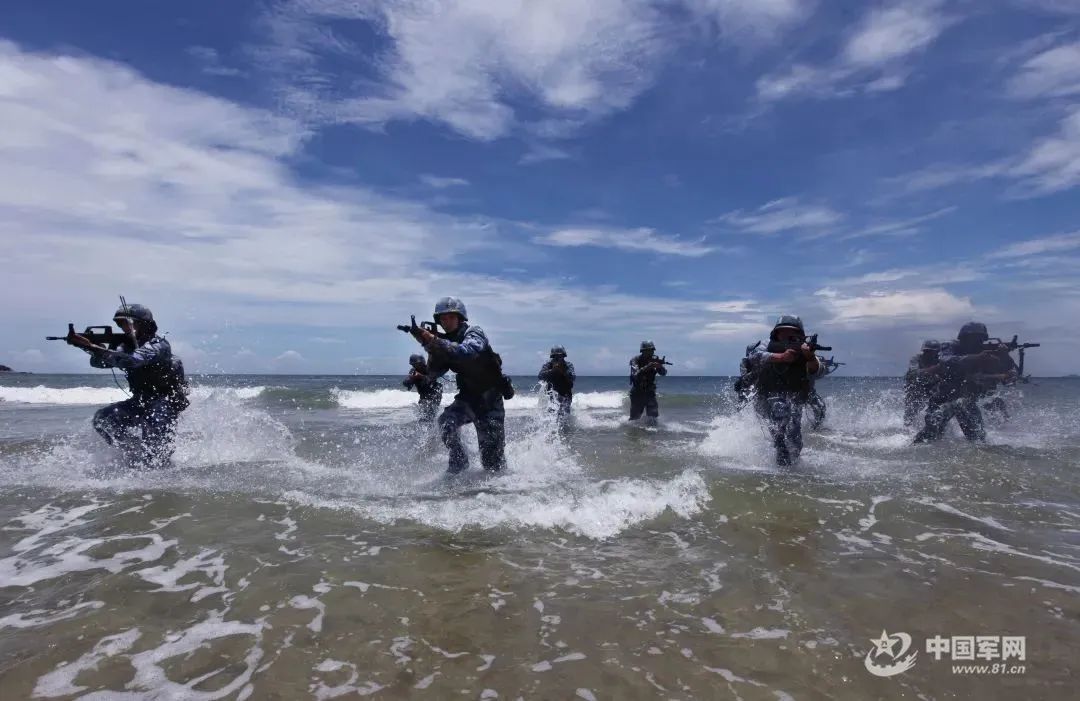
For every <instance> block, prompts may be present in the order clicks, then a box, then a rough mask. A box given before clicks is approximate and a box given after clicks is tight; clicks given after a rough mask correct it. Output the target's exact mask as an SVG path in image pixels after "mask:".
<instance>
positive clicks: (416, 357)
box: [409, 353, 424, 365]
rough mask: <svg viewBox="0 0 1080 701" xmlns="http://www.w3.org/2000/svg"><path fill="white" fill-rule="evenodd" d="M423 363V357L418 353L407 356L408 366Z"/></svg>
mask: <svg viewBox="0 0 1080 701" xmlns="http://www.w3.org/2000/svg"><path fill="white" fill-rule="evenodd" d="M423 362H424V356H422V355H420V354H419V353H413V354H412V355H410V356H409V365H420V364H421V363H423Z"/></svg>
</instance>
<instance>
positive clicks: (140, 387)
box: [127, 355, 188, 408]
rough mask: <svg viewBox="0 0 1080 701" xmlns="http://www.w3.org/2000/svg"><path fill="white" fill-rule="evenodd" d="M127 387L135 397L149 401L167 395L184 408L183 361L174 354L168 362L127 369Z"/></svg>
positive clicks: (185, 392)
mask: <svg viewBox="0 0 1080 701" xmlns="http://www.w3.org/2000/svg"><path fill="white" fill-rule="evenodd" d="M127 380H128V387H130V388H131V396H133V397H134V398H136V399H140V400H144V401H149V400H154V399H161V398H162V397H168V398H169V399H172V400H173V401H174V403H176V404H178V405H179V404H182V405H183V407H181V408H186V407H187V405H188V401H187V390H188V384H187V377H186V375H185V373H184V362H183V361H182V360H180V358H178V357H176V356H175V355H174V356H172V357H171V358H170V359H169V363H168V364H165V363H152V364H150V365H147V366H145V367H142V368H136V369H132V370H128V371H127Z"/></svg>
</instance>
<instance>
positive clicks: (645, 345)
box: [640, 341, 656, 353]
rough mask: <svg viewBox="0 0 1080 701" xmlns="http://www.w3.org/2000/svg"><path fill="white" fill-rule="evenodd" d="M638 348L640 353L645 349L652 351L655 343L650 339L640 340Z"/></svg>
mask: <svg viewBox="0 0 1080 701" xmlns="http://www.w3.org/2000/svg"><path fill="white" fill-rule="evenodd" d="M640 350H641V352H642V353H644V352H645V351H654V350H656V344H655V343H653V342H652V341H642V342H641V349H640Z"/></svg>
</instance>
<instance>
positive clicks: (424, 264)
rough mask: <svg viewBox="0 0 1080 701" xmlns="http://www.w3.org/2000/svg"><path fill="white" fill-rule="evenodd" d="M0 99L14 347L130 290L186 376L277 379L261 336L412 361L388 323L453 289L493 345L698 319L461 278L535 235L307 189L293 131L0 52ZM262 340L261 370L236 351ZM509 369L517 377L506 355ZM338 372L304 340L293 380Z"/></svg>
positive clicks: (677, 325)
mask: <svg viewBox="0 0 1080 701" xmlns="http://www.w3.org/2000/svg"><path fill="white" fill-rule="evenodd" d="M0 94H2V95H3V99H2V100H0V122H2V123H3V124H4V127H5V128H4V129H3V130H0V248H2V249H3V250H4V252H5V256H6V257H5V263H6V264H7V265H6V267H5V290H6V294H7V297H6V298H5V301H6V302H7V303H6V304H5V305H3V307H2V308H0V324H3V326H4V327H5V328H7V329H9V330H10V331H11V333H12V334H13V336H15V337H28V336H31V335H35V336H36V335H39V334H41V333H42V332H41V331H40V329H41V324H42V321H41V320H42V319H52V320H54V321H55V326H56V327H57V329H56V331H57V332H61V331H62V329H63V324H64V322H66V321H67V320H69V319H71V320H74V321H77V322H79V323H81V324H87V323H91V322H93V321H94V320H97V319H103V318H104V319H105V320H107V316H106V315H108V314H109V313H111V312H112V309H113V308H114V305H115V295H116V293H117V292H123V293H124V294H126V295H127V296H128V298H129V299H138V300H139V301H141V302H143V303H147V304H149V305H150V306H151V307H152V308H153V309H154V311H155V314H156V315H157V316H158V317H159V318H160V319H162V324H163V326H162V328H163V329H164V330H166V331H168V332H170V338H172V339H175V340H176V341H177V343H179V344H180V346H178V347H183V342H184V341H187V342H188V343H190V344H192V345H190V346H187V349H188V352H191V353H195V354H196V355H197V356H198V358H199V359H200V362H199V363H196V362H191V363H190V364H189V368H188V369H189V370H190V371H192V372H195V371H198V370H199V369H200V367H199V366H200V364H202V363H206V365H204V366H203V367H204V368H213V369H215V370H222V371H235V370H244V369H248V370H250V369H252V368H253V367H258V368H263V367H267V368H269V367H271V365H270V364H271V363H273V362H274V361H273V360H272V359H273V358H274V357H280V356H282V355H283V354H284V352H285V351H287V350H290V349H295V348H296V347H295V346H293V345H292V339H291V338H290V337H286V336H284V335H283V334H280V333H278V332H277V331H273V330H272V329H275V328H280V327H281V326H283V325H290V324H291V325H295V327H296V328H298V329H302V330H304V332H305V333H307V334H308V335H314V336H320V337H340V338H354V337H355V334H357V333H372V334H373V335H372V338H375V339H378V340H377V341H373V343H378V344H379V347H380V348H385V349H386V352H387V354H389V355H393V354H395V353H396V354H400V353H402V352H404V353H406V354H407V353H408V351H409V350H411V348H410V346H409V343H408V341H409V339H408V338H407V337H404V334H399V333H397V332H395V331H393V326H394V325H395V324H397V323H402V322H403V321H404V320H406V319H408V315H409V314H410V313H418V314H420V315H422V316H423V315H425V314H426V313H428V312H429V310H430V305H431V303H432V301H433V300H434V299H437V298H438V297H440V296H442V295H445V294H447V293H457V294H460V295H462V296H464V297H465V298H466V301H467V303H468V304H469V306H470V311H471V312H472V313H473V314H474V315H475V317H476V319H477V320H478V321H479V322H480V323H482V324H483V325H484V326H485V328H486V329H487V330H488V331H489V333H492V334H493V338H494V339H495V340H496V342H497V343H498V347H500V348H503V349H505V348H506V346H507V344H508V343H510V340H511V339H513V340H514V342H515V343H518V344H521V345H522V346H523V347H526V346H527V347H532V346H536V347H544V346H546V345H550V339H549V338H548V336H549V335H552V334H567V335H568V336H569V335H572V334H573V333H576V330H578V329H589V334H590V339H591V338H592V336H591V334H603V337H604V338H605V339H606V340H605V342H606V343H610V344H612V347H616V346H618V347H622V346H623V345H625V346H626V347H628V348H636V344H637V343H638V342H639V341H640V340H641V339H640V338H636V336H637V335H638V333H639V332H638V331H637V330H636V329H628V328H627V324H626V318H627V317H626V314H627V310H629V309H632V310H634V314H635V318H636V319H637V320H638V321H639V324H640V325H641V326H642V327H647V328H650V329H654V330H655V331H656V333H657V335H661V334H663V335H664V336H666V337H667V338H669V339H684V340H685V339H686V338H687V336H688V333H689V331H688V330H689V329H691V328H693V326H694V324H696V323H699V320H700V318H701V315H702V314H703V311H704V310H703V303H702V302H695V301H692V300H686V299H676V298H663V297H649V296H646V295H637V294H626V293H621V292H618V291H617V290H615V289H613V288H611V287H608V286H604V285H602V284H594V283H590V284H586V285H577V284H571V283H569V282H567V281H566V280H565V279H522V277H520V276H515V279H512V280H508V279H501V278H499V277H498V276H497V275H493V274H484V273H478V272H477V271H476V270H475V268H474V266H467V268H466V269H461V268H459V266H461V263H462V259H461V256H466V255H469V254H472V253H476V252H479V251H482V252H483V255H484V256H485V259H486V260H487V262H488V264H489V265H490V267H491V269H495V270H498V269H499V265H500V264H501V263H503V262H505V261H506V259H507V257H508V256H511V255H512V256H514V258H515V259H518V258H520V256H518V255H517V252H516V250H515V252H514V253H508V250H512V247H514V246H518V247H523V246H528V244H527V243H521V242H520V241H519V240H517V239H516V238H515V237H511V236H507V235H506V233H507V232H506V231H505V229H506V228H510V229H513V230H514V232H515V233H516V232H517V230H518V229H522V230H524V229H526V228H527V227H523V226H520V225H515V224H513V223H506V222H493V221H490V220H484V219H477V218H467V219H457V218H454V217H450V216H447V215H443V214H439V213H437V212H433V211H432V210H430V209H428V208H426V207H423V206H420V205H417V204H415V203H412V202H408V201H404V200H400V199H396V198H392V197H388V196H384V195H380V194H378V193H375V192H372V191H369V190H367V189H364V188H361V187H350V188H341V187H326V186H319V185H311V184H304V183H303V182H301V181H299V180H297V178H296V177H295V176H294V174H293V173H292V172H291V171H290V170H289V169H288V168H287V167H286V165H285V162H286V161H287V160H288V159H291V158H292V157H294V156H295V154H296V153H297V152H298V148H299V146H300V144H301V143H302V140H303V139H304V137H305V136H306V131H305V129H304V127H303V126H302V125H301V124H299V123H298V122H296V121H293V120H289V119H281V118H276V117H273V116H271V115H268V114H266V113H263V112H261V111H259V110H255V109H250V108H245V107H241V106H239V105H236V104H233V103H230V102H228V101H225V100H222V99H219V98H215V97H211V96H208V95H205V94H202V93H199V92H196V91H192V90H181V89H177V88H173V87H170V86H166V85H162V84H158V83H154V82H153V81H150V80H148V79H146V78H145V77H143V76H141V75H139V74H138V73H136V72H134V71H132V70H130V69H129V68H127V67H125V66H122V65H120V64H117V63H114V62H111V61H104V60H98V59H93V58H85V57H80V58H75V57H71V56H56V55H51V54H38V53H33V52H27V51H23V50H21V49H19V48H18V47H17V46H15V45H13V44H10V43H0ZM614 231H615V232H617V231H618V230H614ZM622 233H623V234H624V236H622V237H619V236H617V233H613V232H612V231H608V232H606V233H603V234H600V235H599V237H598V238H597V239H596V240H597V243H598V244H603V245H615V246H621V247H623V248H629V249H631V250H645V251H653V252H660V253H667V254H671V255H684V256H698V255H704V254H705V253H707V252H708V251H709V250H710V247H709V246H706V245H705V244H703V243H701V242H695V241H683V240H680V239H676V238H673V237H667V236H663V235H661V234H658V233H656V232H652V231H650V230H639V229H628V230H626V231H624V232H622ZM612 236H615V239H614V240H613V239H612V238H611V237H612ZM102 271H109V272H108V274H103V273H102ZM551 309H558V310H559V314H558V319H557V320H556V321H557V323H556V324H555V325H552V324H545V325H544V327H543V329H537V328H535V325H534V324H533V323H532V321H531V320H533V319H535V318H549V317H550V312H551ZM331 329H332V330H331ZM380 333H382V334H385V335H378V334H380ZM350 334H351V335H350ZM256 343H257V344H258V346H257V347H258V349H259V355H257V356H256V355H253V354H251V353H250V351H245V347H246V348H255V347H256V346H255V344H256ZM672 343H673V345H674V341H672ZM290 346H292V348H290ZM8 350H9V352H16V350H17V349H8ZM44 350H45V351H46V352H47V353H48V354H49V355H47V361H48V363H49V364H50V367H54V368H56V367H63V368H64V369H69V370H70V369H81V368H85V359H84V358H81V357H76V356H75V355H71V354H70V353H68V354H64V353H63V351H65V350H67V351H70V349H67V348H66V347H64V348H60V347H57V348H56V350H55V352H54V351H53V350H51V349H50V348H45V349H44ZM296 350H298V349H296ZM196 351H198V352H197V353H196ZM627 355H629V353H628V354H627ZM289 357H291V356H286V357H284V358H282V362H285V361H287V360H288V358H289ZM507 359H508V362H509V363H510V367H515V364H516V362H517V361H516V360H515V355H514V354H513V353H508V354H507ZM77 361H78V362H77ZM341 362H342V361H341V359H340V358H339V357H338V356H337V354H336V353H335V349H334V347H333V346H332V345H326V344H310V345H309V346H308V347H307V348H306V349H305V351H304V360H303V361H297V362H296V364H295V366H291V367H290V370H296V371H302V370H308V369H310V370H320V371H335V370H336V371H340V370H342V369H344V368H343V367H342V365H341ZM393 367H396V364H394V365H392V366H389V367H385V368H374V367H373V369H374V370H378V369H384V370H388V369H392V368H393ZM517 369H518V370H525V371H528V370H534V368H531V367H525V368H522V367H517Z"/></svg>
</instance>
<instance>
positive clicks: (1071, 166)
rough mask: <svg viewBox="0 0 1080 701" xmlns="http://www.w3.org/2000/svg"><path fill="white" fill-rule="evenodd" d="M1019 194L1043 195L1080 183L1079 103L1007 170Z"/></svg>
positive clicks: (1068, 188) (1067, 188) (1070, 187)
mask: <svg viewBox="0 0 1080 701" xmlns="http://www.w3.org/2000/svg"><path fill="white" fill-rule="evenodd" d="M1009 175H1010V176H1012V177H1014V178H1017V179H1018V181H1019V187H1020V195H1021V196H1028V195H1031V196H1037V195H1047V194H1051V193H1054V192H1061V191H1063V190H1070V189H1072V188H1074V187H1076V186H1077V185H1080V107H1075V108H1073V110H1072V112H1070V113H1069V114H1068V115H1066V116H1065V117H1064V119H1062V120H1061V124H1060V127H1059V130H1058V133H1057V134H1054V135H1052V136H1048V137H1046V138H1043V139H1042V140H1040V141H1038V142H1036V143H1035V144H1034V145H1033V146H1032V147H1031V149H1030V150H1029V151H1028V153H1027V154H1026V155H1025V156H1024V157H1023V158H1022V159H1021V160H1020V161H1019V162H1018V163H1017V164H1016V165H1015V166H1013V167H1012V168H1010V170H1009Z"/></svg>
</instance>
